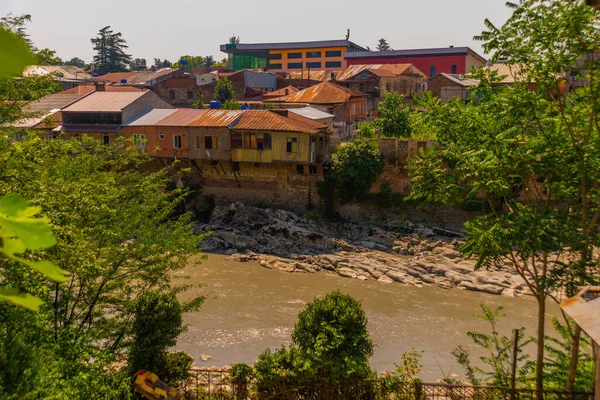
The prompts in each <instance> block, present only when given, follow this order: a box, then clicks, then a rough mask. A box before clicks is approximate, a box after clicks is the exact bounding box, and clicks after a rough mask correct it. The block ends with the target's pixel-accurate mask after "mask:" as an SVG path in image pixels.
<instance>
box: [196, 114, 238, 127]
mask: <svg viewBox="0 0 600 400" xmlns="http://www.w3.org/2000/svg"><path fill="white" fill-rule="evenodd" d="M244 112H245V111H242V110H208V111H206V112H205V113H204V114H202V115H201V116H200V117H199V118H197V119H196V120H195V121H192V122H190V123H189V124H188V126H198V127H204V128H219V127H221V128H223V127H225V128H226V127H229V126H232V124H234V123H235V122H236V121H237V120H238V119H239V118H240V117H241V116H242V115H243V114H244Z"/></svg>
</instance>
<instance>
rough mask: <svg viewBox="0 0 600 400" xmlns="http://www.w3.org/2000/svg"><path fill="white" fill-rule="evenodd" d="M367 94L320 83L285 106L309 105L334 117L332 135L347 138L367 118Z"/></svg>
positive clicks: (290, 100) (293, 97)
mask: <svg viewBox="0 0 600 400" xmlns="http://www.w3.org/2000/svg"><path fill="white" fill-rule="evenodd" d="M368 97H369V95H368V94H365V93H361V92H357V91H355V90H352V89H348V88H345V87H342V86H339V85H336V84H334V83H331V82H322V83H319V84H318V85H315V86H312V87H310V88H308V89H304V90H301V91H299V92H296V93H294V94H292V95H290V97H289V98H288V99H287V100H286V102H285V103H286V105H290V106H292V105H301V104H304V105H310V106H311V107H314V108H317V109H319V110H321V111H324V112H327V113H329V114H333V115H335V119H334V123H333V125H334V135H336V136H337V137H343V138H347V137H350V135H351V133H352V132H353V131H354V130H356V126H357V123H358V122H359V121H362V120H365V119H366V118H367V98H368Z"/></svg>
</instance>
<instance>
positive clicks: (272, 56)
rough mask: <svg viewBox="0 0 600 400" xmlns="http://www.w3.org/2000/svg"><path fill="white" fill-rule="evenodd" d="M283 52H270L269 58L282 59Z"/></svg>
mask: <svg viewBox="0 0 600 400" xmlns="http://www.w3.org/2000/svg"><path fill="white" fill-rule="evenodd" d="M281 58H282V57H281V53H276V54H269V60H281Z"/></svg>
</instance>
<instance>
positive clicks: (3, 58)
mask: <svg viewBox="0 0 600 400" xmlns="http://www.w3.org/2000/svg"><path fill="white" fill-rule="evenodd" d="M0 43H2V46H0V78H6V77H13V76H15V75H20V74H21V73H22V72H23V70H24V69H25V67H26V66H28V65H31V64H34V63H35V58H34V56H33V54H31V51H30V50H29V46H28V45H27V43H26V42H25V40H24V39H23V38H22V37H20V36H19V35H16V34H14V33H12V32H11V31H9V30H7V29H4V28H0Z"/></svg>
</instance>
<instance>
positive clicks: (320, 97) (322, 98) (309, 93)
mask: <svg viewBox="0 0 600 400" xmlns="http://www.w3.org/2000/svg"><path fill="white" fill-rule="evenodd" d="M352 97H368V95H367V94H365V93H361V92H358V91H356V90H352V89H348V88H345V87H342V86H339V85H336V84H334V83H331V82H321V83H319V84H318V85H315V86H312V87H309V88H308V89H304V90H301V91H300V92H298V93H294V94H292V95H291V96H290V98H289V99H287V100H286V102H287V103H308V104H341V103H345V102H347V101H348V100H350V99H351V98H352Z"/></svg>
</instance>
